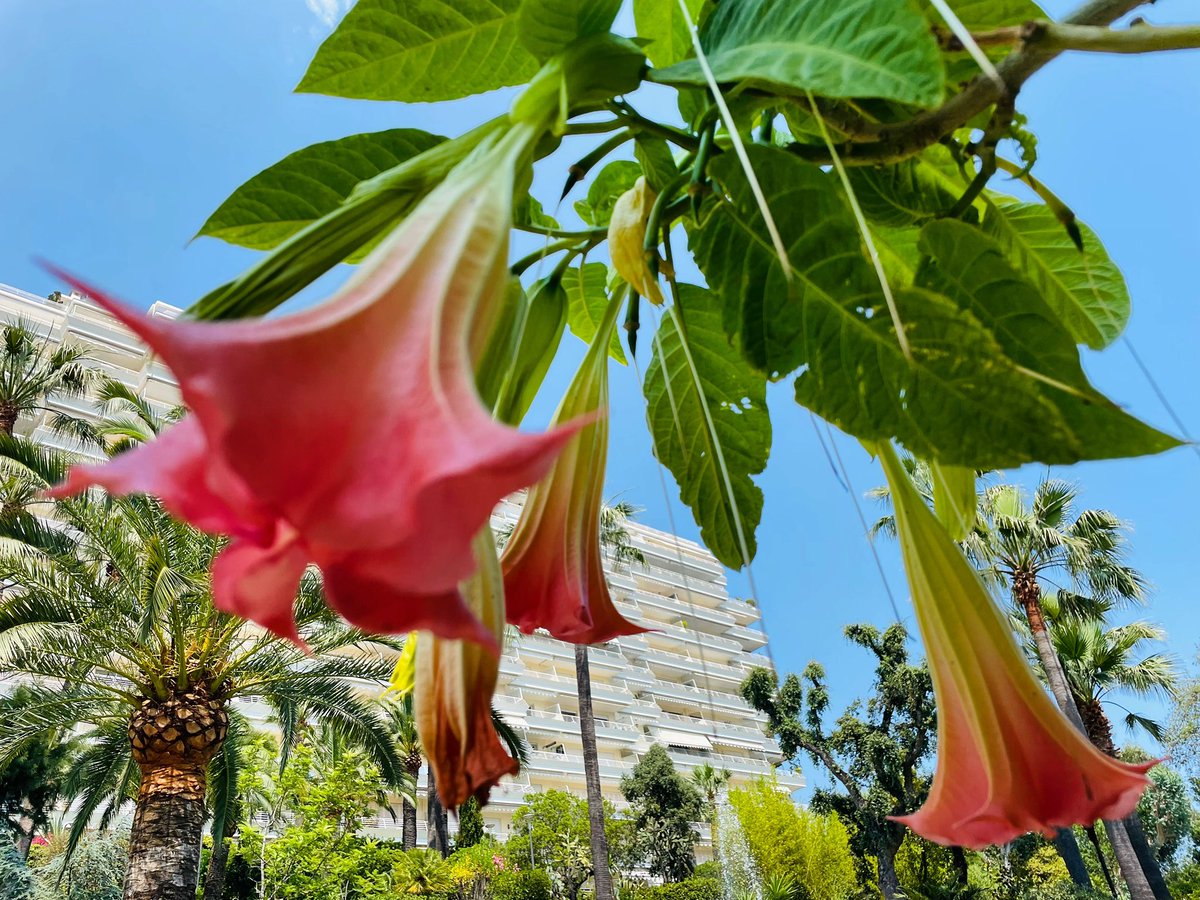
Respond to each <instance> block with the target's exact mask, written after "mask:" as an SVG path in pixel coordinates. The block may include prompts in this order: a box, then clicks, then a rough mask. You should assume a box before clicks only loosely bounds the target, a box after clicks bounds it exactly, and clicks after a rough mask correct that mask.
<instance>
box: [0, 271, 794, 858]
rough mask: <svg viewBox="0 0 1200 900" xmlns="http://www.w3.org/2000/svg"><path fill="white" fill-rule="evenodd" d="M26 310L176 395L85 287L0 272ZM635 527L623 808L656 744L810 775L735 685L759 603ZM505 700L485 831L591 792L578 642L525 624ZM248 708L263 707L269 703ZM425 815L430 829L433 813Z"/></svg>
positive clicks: (500, 699)
mask: <svg viewBox="0 0 1200 900" xmlns="http://www.w3.org/2000/svg"><path fill="white" fill-rule="evenodd" d="M149 313H150V314H151V315H158V316H163V317H167V318H174V317H175V316H177V315H178V313H179V310H178V309H176V308H175V307H171V306H168V305H167V304H164V303H156V304H154V305H153V306H152V307H151V308H150V311H149ZM18 319H20V320H22V321H24V322H27V323H29V324H30V325H32V326H33V327H35V328H37V329H38V330H39V331H41V332H42V333H43V334H45V335H46V336H47V338H48V339H49V340H50V341H51V342H53V343H61V342H67V343H73V344H79V345H83V346H85V347H86V348H87V349H88V351H89V354H90V357H91V359H92V361H93V365H95V366H97V367H99V368H102V369H103V370H104V371H105V372H106V373H107V374H109V375H110V376H112V377H113V378H116V379H118V380H120V381H121V382H123V383H125V384H126V385H128V386H129V387H131V388H133V389H135V390H137V391H139V392H140V393H141V394H142V395H143V396H144V397H145V398H147V399H148V400H150V401H152V402H153V403H156V404H161V405H162V406H163V408H164V409H166V408H167V407H169V406H171V405H174V404H175V403H177V402H178V396H179V395H178V389H177V386H176V383H175V381H174V379H173V378H172V376H171V374H170V372H169V371H168V370H167V369H166V367H165V366H163V364H162V363H161V362H159V361H157V360H156V359H155V358H153V357H152V356H151V355H150V354H149V352H148V351H147V350H146V348H145V347H144V346H143V345H142V344H141V342H140V341H139V340H138V339H137V338H136V337H134V336H133V335H132V333H130V332H129V331H128V329H126V328H125V327H124V326H122V325H121V324H120V323H118V322H117V321H116V320H114V319H113V318H112V317H111V316H110V315H108V313H106V312H105V311H104V310H102V309H100V308H99V307H98V306H96V305H95V304H94V303H92V302H90V301H89V300H88V299H87V298H86V297H82V296H80V295H79V294H76V293H70V294H63V295H61V297H59V296H56V297H55V299H47V298H44V297H39V296H36V295H34V294H30V293H28V292H25V291H21V290H17V289H15V288H10V287H7V286H5V285H0V321H2V322H5V323H8V322H13V321H16V320H18ZM52 405H54V406H56V407H57V408H58V409H59V410H62V411H67V412H70V413H72V414H74V415H94V410H93V408H92V406H91V405H90V404H89V403H88V402H86V401H81V400H61V399H56V400H54V401H53V404H52ZM50 415H51V413H49V412H47V413H45V414H43V415H41V416H39V417H37V418H35V419H32V420H24V419H23V420H22V421H20V422H19V423H18V432H19V433H20V434H23V435H26V436H30V437H32V438H33V439H35V440H38V441H41V442H44V443H46V444H50V445H54V446H59V447H62V448H63V449H75V448H73V447H71V446H70V444H69V441H68V440H67V439H64V438H61V437H59V436H58V435H56V434H55V433H54V432H53V431H52V430H50V429H49V427H48V425H47V422H48V420H49V417H50ZM519 502H520V501H519V498H516V499H513V500H510V501H506V502H505V503H503V504H501V506H500V508H499V509H498V510H497V517H498V519H500V520H505V519H507V520H512V519H515V517H516V515H517V513H518V511H519ZM628 530H629V534H630V537H631V539H632V542H633V544H634V546H635V547H636V548H637V549H638V550H640V551H641V552H642V554H643V555H644V557H645V564H644V565H642V564H634V565H621V566H619V567H617V566H614V567H612V568H610V570H609V572H608V579H609V585H610V588H611V590H612V592H613V596H614V599H615V601H616V603H617V607H618V608H619V609H620V611H621V612H622V614H624V615H625V617H626V618H628V619H629V620H630V621H633V622H636V623H638V624H640V625H643V626H645V627H647V628H650V629H652V630H650V631H648V632H646V633H644V634H639V635H636V636H633V637H624V638H619V639H617V640H614V641H612V642H610V643H608V644H606V645H604V646H598V647H593V648H591V650H590V654H589V656H590V664H591V665H590V668H591V680H592V699H593V705H594V709H595V715H596V737H597V742H598V745H599V756H600V774H601V778H602V785H603V793H604V796H605V797H606V798H608V799H610V800H612V801H613V803H614V804H615V805H616V806H617V807H618V808H620V807H623V806H624V805H625V804H624V800H623V798H622V797H621V793H620V780H621V777H622V776H623V775H626V774H628V773H629V772H630V771H631V770H632V769H633V767H634V765H635V764H636V763H637V761H638V759H639V757H640V756H641V754H642V753H644V752H645V751H646V750H647V749H649V747H650V746H652V745H653V744H656V743H657V744H661V745H663V746H665V747H666V748H667V751H668V753H669V754H670V756H671V758H672V759H673V760H674V761H675V763H676V765H677V766H678V767H679V769H680V770H681V771H684V772H688V771H690V770H691V769H692V768H694V767H695V766H697V765H700V764H702V763H709V764H711V765H712V766H713V767H714V768H717V769H721V768H724V769H727V770H728V771H729V772H730V773H731V782H732V783H733V784H735V785H736V784H738V783H744V782H746V781H748V780H749V779H751V778H754V777H757V776H760V775H769V774H772V773H775V774H776V775H777V778H778V782H779V785H780V787H781V788H783V789H785V790H789V791H791V790H795V789H797V788H800V787H802V786H803V784H804V781H803V779H802V778H801V777H800V776H799V775H798V774H795V773H791V772H787V771H784V770H782V769H780V770H778V771H776V768H775V767H776V766H777V765H779V763H780V762H781V761H782V758H781V754H780V752H779V745H778V744H777V743H776V742H775V740H774V739H773V738H771V737H768V736H767V735H766V734H765V732H764V726H765V721H766V720H765V717H764V716H762V715H761V714H760V713H757V712H756V711H754V710H753V709H751V708H750V707H749V706H748V705H747V704H746V703H745V701H743V700H742V698H741V697H740V695H739V694H738V687H739V685H740V683H741V681H742V679H743V678H744V677H745V676H746V674H747V672H748V671H749V670H750V669H751V668H753V667H755V666H770V665H771V662H770V660H769V658H768V657H767V656H766V655H765V653H764V652H763V651H764V650H765V648H766V646H767V636H766V634H765V633H764V632H763V631H762V630H761V629H760V628H759V627H757V626H758V625H759V622H760V618H761V616H760V613H759V610H758V609H757V607H756V606H755V605H754V604H753V603H751V602H747V601H745V600H740V599H736V598H733V597H731V596H729V593H728V591H727V590H726V584H725V575H724V570H723V569H722V567H721V565H720V563H718V562H717V560H716V559H715V558H714V557H713V556H712V554H711V553H709V552H708V551H707V550H706V549H704V548H703V547H701V546H700V545H698V544H696V543H694V542H692V541H688V540H683V539H680V538H677V537H675V536H673V535H670V534H667V533H665V532H662V531H658V530H656V529H653V528H648V527H646V526H643V525H640V524H636V523H630V525H629V527H628ZM494 702H495V705H496V708H497V709H498V710H499V711H500V712H501V713H502V714H503V716H504V717H505V718H506V719H507V720H508V721H509V722H510V723H512V724H513V725H515V726H516V727H517V728H519V729H520V730H522V731H523V732H524V734H525V736H526V738H527V740H528V742H529V745H530V747H531V748H532V750H531V753H530V761H529V765H528V766H527V767H526V768H525V769H523V770H522V771H521V773H520V774H519V775H517V776H516V777H513V778H507V779H505V780H504V782H502V783H501V784H500V785H499V786H498V787H497V788H496V789H495V790H494V791H493V792H492V802H491V803H490V805H489V806H488V807H487V808H486V809H485V810H484V820H485V823H486V825H487V827H488V830H489V831H490V832H491V833H492V834H494V835H495V836H496V837H497V838H499V839H501V840H503V839H505V838H507V837H508V835H509V833H510V826H511V819H512V814H513V812H514V811H515V810H516V809H517V808H518V807H519V806H520V805H521V804H522V803H523V802H524V800H525V797H526V795H528V794H530V793H532V792H537V791H544V790H548V789H553V788H558V789H563V790H570V791H572V792H575V793H578V794H580V795H582V794H583V793H584V774H583V757H582V755H581V754H582V745H581V742H580V735H579V724H578V712H579V704H578V699H577V694H576V682H575V662H574V650H573V648H572V646H571V645H569V644H565V643H562V642H560V641H557V640H554V639H552V638H550V637H548V636H544V635H536V634H535V635H524V636H521V637H520V638H519V640H518V641H517V642H516V643H515V645H514V646H510V647H509V648H507V649H506V651H505V654H504V656H503V658H502V660H501V666H500V678H499V683H498V686H497V688H496V696H495V701H494ZM248 712H250V713H251V715H254V714H255V713H257V714H258V716H257V717H259V718H262V719H265V715H266V712H265V710H254V709H253V708H251V709H248ZM419 819H420V826H419V828H420V835H419V840H420V841H421V842H423V840H424V815H423V813H422V814H421V815H420V816H419ZM373 824H374V828H373V829H372V830H373V831H375V832H376V833H378V834H379V836H381V837H389V838H398V837H399V824H398V821H394V820H393V819H392V817H390V816H387V815H383V816H380V817H379V818H378V820H377V821H376V822H375V823H373ZM453 830H454V823H453V822H452V823H451V831H453ZM700 831H701V834H702V838H703V840H704V842H705V843H707V840H708V837H709V836H708V834H707V833H706V828H705V827H703V826H700Z"/></svg>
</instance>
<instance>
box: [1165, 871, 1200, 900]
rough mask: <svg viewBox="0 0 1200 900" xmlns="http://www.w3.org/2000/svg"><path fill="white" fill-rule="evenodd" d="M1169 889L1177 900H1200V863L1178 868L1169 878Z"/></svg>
mask: <svg viewBox="0 0 1200 900" xmlns="http://www.w3.org/2000/svg"><path fill="white" fill-rule="evenodd" d="M1167 887H1169V888H1170V889H1171V896H1172V897H1174V898H1175V900H1200V863H1196V862H1192V863H1188V864H1187V865H1183V866H1180V867H1179V868H1177V869H1176V870H1175V871H1173V872H1172V873H1171V874H1170V875H1168V876H1167Z"/></svg>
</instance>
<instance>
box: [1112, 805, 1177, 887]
mask: <svg viewBox="0 0 1200 900" xmlns="http://www.w3.org/2000/svg"><path fill="white" fill-rule="evenodd" d="M1123 824H1124V825H1125V831H1126V832H1127V833H1128V834H1129V843H1131V844H1132V845H1133V852H1134V853H1136V854H1137V858H1138V862H1140V863H1141V864H1142V871H1143V872H1145V873H1146V880H1147V881H1148V882H1150V890H1152V891H1154V897H1155V900H1171V890H1170V888H1168V887H1167V880H1166V879H1165V878H1163V874H1162V868H1161V867H1160V866H1159V864H1158V860H1157V859H1156V858H1155V856H1154V851H1153V850H1151V849H1150V842H1149V841H1148V840H1146V832H1144V831H1143V830H1142V820H1141V819H1140V818H1139V817H1138V814H1137V811H1136V810H1134V811H1133V812H1131V813H1130V814H1129V815H1128V816H1126V817H1125V819H1124V820H1123Z"/></svg>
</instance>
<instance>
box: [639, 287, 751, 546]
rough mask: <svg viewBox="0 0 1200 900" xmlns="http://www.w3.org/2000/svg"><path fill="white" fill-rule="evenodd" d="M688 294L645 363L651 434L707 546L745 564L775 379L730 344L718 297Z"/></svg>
mask: <svg viewBox="0 0 1200 900" xmlns="http://www.w3.org/2000/svg"><path fill="white" fill-rule="evenodd" d="M679 296H680V303H679V305H678V306H676V307H675V308H673V309H672V310H671V311H670V312H668V313H667V315H665V316H664V317H663V320H662V325H660V326H659V329H658V333H657V335H656V336H655V340H654V347H653V351H652V353H651V360H650V365H649V367H648V368H647V370H646V381H645V385H644V390H645V394H646V406H647V418H648V421H649V424H650V434H651V436H652V438H653V440H654V453H655V456H657V457H658V459H659V460H660V461H661V462H662V463H663V465H665V466H666V467H667V468H668V469H670V470H671V473H672V474H673V475H674V476H675V481H676V482H677V483H678V484H679V494H680V497H681V499H682V500H683V502H684V503H686V504H687V505H688V506H689V507H691V510H692V514H693V515H694V516H695V518H696V524H698V525H699V526H700V535H701V537H702V538H703V539H704V543H705V545H706V546H707V547H708V548H709V549H710V550H711V551H712V552H713V554H714V555H715V556H716V557H717V559H719V560H720V561H721V562H722V563H724V564H725V565H727V566H729V567H730V568H734V569H736V568H740V567H741V566H742V565H744V564H745V563H747V562H749V561H750V559H753V557H754V552H755V538H754V532H755V529H756V528H757V527H758V523H759V519H760V518H761V515H762V503H763V495H762V491H761V490H760V489H759V487H758V486H757V485H756V484H755V483H754V482H753V481H752V480H751V477H750V476H752V475H757V474H758V473H759V472H761V471H762V470H763V469H764V468H765V467H766V464H767V455H768V454H769V453H770V450H771V420H770V418H769V416H768V415H767V397H766V382H765V380H764V379H763V377H762V376H761V375H759V374H757V373H755V372H753V371H752V370H751V369H750V368H749V367H748V366H747V365H746V364H745V362H744V361H743V360H742V359H741V358H740V357H739V356H738V353H737V351H736V350H735V349H734V348H733V347H732V346H730V344H729V341H728V339H727V338H726V337H725V333H724V330H723V329H722V327H721V310H720V305H719V302H718V300H717V298H716V296H714V295H713V294H712V293H710V292H708V291H705V290H703V289H701V288H698V287H694V286H693V285H690V284H682V285H680V286H679ZM680 321H682V323H683V324H682V327H680V325H679V322H680ZM722 462H723V465H722ZM739 522H740V525H741V529H742V535H743V536H744V538H745V542H746V549H747V551H748V555H749V559H748V558H746V556H745V554H743V553H742V542H741V539H740V538H739V533H738V523H739Z"/></svg>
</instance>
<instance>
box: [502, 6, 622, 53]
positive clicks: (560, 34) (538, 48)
mask: <svg viewBox="0 0 1200 900" xmlns="http://www.w3.org/2000/svg"><path fill="white" fill-rule="evenodd" d="M620 8H621V0H521V9H520V12H519V14H518V15H517V28H518V30H519V32H520V35H521V42H522V43H523V44H524V45H525V48H526V49H527V50H529V52H530V53H532V54H533V55H534V56H536V57H537V58H538V59H539V60H541V61H543V62H544V61H545V60H547V59H549V58H550V57H552V56H555V55H557V54H559V53H561V52H562V51H563V50H564V49H565V48H566V47H567V45H568V44H571V43H572V42H574V41H575V39H576V38H581V37H587V36H588V35H591V34H600V33H602V32H605V31H608V29H609V28H610V27H611V26H612V23H613V19H614V18H616V15H617V10H619V9H620Z"/></svg>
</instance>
